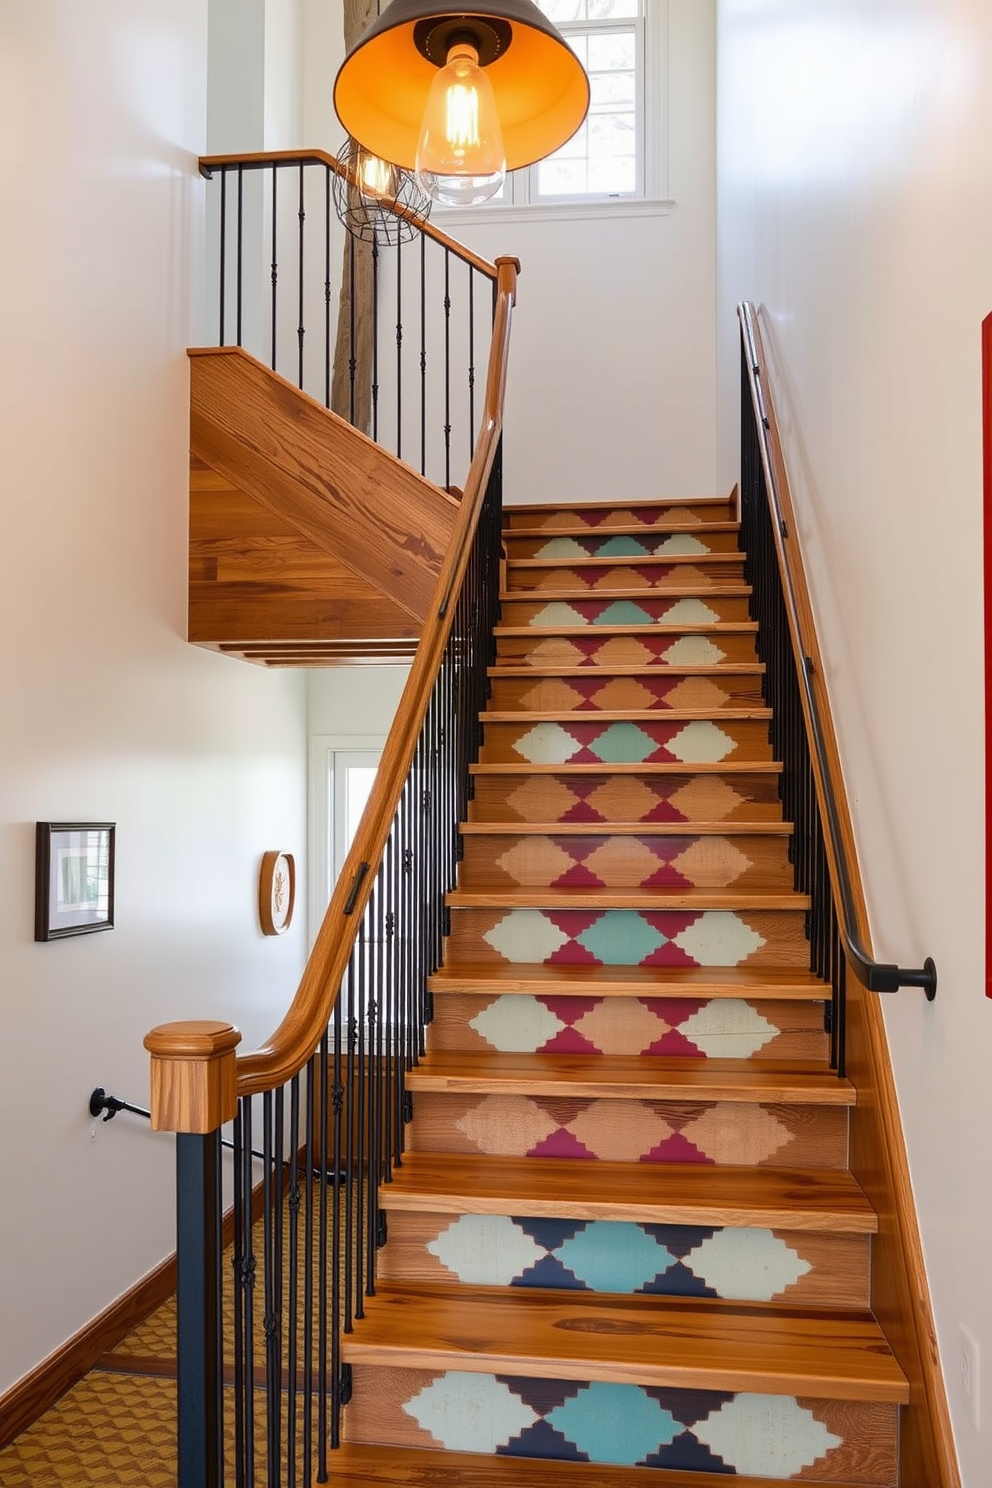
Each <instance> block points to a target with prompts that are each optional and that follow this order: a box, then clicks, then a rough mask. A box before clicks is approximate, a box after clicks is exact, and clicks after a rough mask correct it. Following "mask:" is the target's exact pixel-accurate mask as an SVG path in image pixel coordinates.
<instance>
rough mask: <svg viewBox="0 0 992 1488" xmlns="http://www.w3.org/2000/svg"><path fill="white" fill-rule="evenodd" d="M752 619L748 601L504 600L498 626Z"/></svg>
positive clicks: (561, 627)
mask: <svg viewBox="0 0 992 1488" xmlns="http://www.w3.org/2000/svg"><path fill="white" fill-rule="evenodd" d="M750 618H751V616H750V614H749V613H748V606H747V600H746V599H745V598H743V597H741V598H725V599H721V598H719V597H716V596H714V595H708V596H707V598H706V599H699V598H685V597H683V598H681V599H679V598H676V596H674V595H672V596H671V597H669V598H661V597H660V596H658V597H651V598H647V597H645V598H643V599H640V598H639V599H610V598H609V596H608V595H605V594H604V596H603V598H602V599H571V600H566V599H555V600H547V599H542V600H536V601H535V600H531V599H506V600H504V601H503V606H502V609H501V612H500V624H501V625H507V626H510V627H515V626H518V625H530V626H533V627H534V629H535V630H571V629H572V628H573V627H574V626H576V625H605V626H607V627H610V628H615V627H616V626H618V625H685V626H690V625H735V624H736V625H742V624H745V623H746V622H747V621H749V620H750Z"/></svg>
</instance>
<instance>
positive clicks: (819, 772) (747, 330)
mask: <svg viewBox="0 0 992 1488" xmlns="http://www.w3.org/2000/svg"><path fill="white" fill-rule="evenodd" d="M737 315H738V319H739V320H740V324H741V335H742V338H743V342H744V350H745V354H746V362H747V369H748V380H749V384H750V390H751V400H752V403H753V405H754V412H755V419H756V424H757V432H758V441H759V445H760V448H761V460H762V465H763V467H764V474H765V486H766V490H767V493H768V505H769V509H770V512H771V518H772V532H773V534H774V540H775V548H776V553H777V557H778V568H779V574H780V576H781V580H782V594H783V598H784V601H785V608H786V613H787V615H788V620H789V631H790V635H791V639H792V647H793V652H794V654H795V659H796V669H797V673H798V677H799V683H800V694H801V698H802V706H803V713H804V716H805V720H806V732H807V735H808V737H809V741H810V745H811V752H812V762H813V773H814V778H815V781H816V792H817V798H818V802H819V806H820V811H821V814H822V817H823V820H824V822H825V823H826V826H827V832H826V843H825V847H826V853H827V862H828V865H829V869H830V881H831V887H832V890H833V896H834V903H835V905H836V908H837V912H838V920H839V924H840V934H841V938H842V940H843V944H844V950H845V952H846V954H847V957H848V960H849V962H850V964H851V965H852V967H853V968H854V970H855V972H856V973H857V976H858V979H859V980H860V981H861V982H862V984H863V985H864V986H865V987H867V988H868V990H869V991H870V992H897V991H898V990H899V988H900V987H921V988H923V990H924V991H925V993H926V996H927V1000H928V1001H931V1002H932V1001H933V999H934V997H936V995H937V968H936V966H935V965H934V962H933V958H932V957H930V956H928V957H927V958H926V960H925V961H924V963H923V965H922V967H917V968H907V967H903V966H896V965H893V964H890V963H883V962H879V961H876V960H875V959H874V956H873V955H872V951H871V936H870V933H869V930H868V916H867V911H866V908H865V896H864V887H863V884H862V881H861V873H860V869H859V867H858V857H857V851H856V848H855V844H854V832H853V828H852V825H851V816H850V810H849V808H848V804H847V792H846V789H845V786H844V777H843V773H842V771H841V765H840V753H839V750H838V748H837V740H836V736H835V734H834V729H833V722H832V719H831V715H830V704H829V698H828V696H827V694H826V687H825V684H824V681H823V666H822V661H821V656H820V647H819V642H818V640H817V634H816V625H815V622H814V619H813V608H812V604H811V602H810V596H809V589H808V586H807V583H806V572H805V569H804V567H803V561H802V555H801V553H800V551H799V549H798V546H797V545H796V543H795V541H794V536H795V533H796V530H797V529H796V521H795V508H794V506H793V502H792V492H791V488H790V485H789V476H788V471H787V470H786V466H785V459H784V456H783V454H782V442H781V438H780V436H779V430H778V419H777V418H776V415H775V405H774V401H773V399H772V394H771V385H770V379H769V377H768V363H767V360H766V358H765V355H764V346H763V343H762V339H761V331H760V329H759V326H758V317H757V312H756V310H755V307H754V305H752V304H750V303H748V302H745V303H743V304H740V305H738V307H737ZM819 693H822V694H823V698H822V706H821V700H820V697H819V696H818V694H819Z"/></svg>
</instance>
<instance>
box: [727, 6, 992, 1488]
mask: <svg viewBox="0 0 992 1488" xmlns="http://www.w3.org/2000/svg"><path fill="white" fill-rule="evenodd" d="M718 10H719V25H718V47H719V68H718V71H719V85H718V115H719V121H720V127H719V147H718V158H719V166H718V197H719V204H720V206H719V268H720V284H719V326H720V333H721V337H722V346H721V399H720V406H721V414H722V415H723V421H722V425H721V473H722V475H723V478H724V480H726V479H727V477H728V476H729V474H730V472H731V471H732V470H733V469H734V468H735V467H736V458H735V453H734V445H733V441H734V435H735V414H734V400H735V399H736V396H737V393H736V383H737V362H736V358H737V346H736V341H735V339H734V338H735V322H734V315H733V306H734V303H735V301H736V300H738V299H740V298H749V299H753V300H755V301H757V302H759V303H760V304H761V306H762V318H763V323H764V327H765V329H766V333H767V336H768V339H769V341H770V343H771V346H772V348H773V352H774V356H775V358H776V361H777V363H778V373H779V383H780V386H781V387H783V389H784V406H783V408H782V414H783V415H784V419H783V421H784V424H785V435H786V440H787V445H788V449H787V455H788V459H789V463H790V470H791V474H792V479H793V481H794V484H795V494H796V497H797V500H798V504H799V510H800V512H801V514H802V515H801V523H802V528H803V541H804V545H805V550H806V553H807V556H808V559H809V563H810V568H811V570H812V573H811V578H812V584H813V588H814V591H815V599H816V604H817V609H818V612H819V619H820V628H821V637H822V638H823V639H824V640H825V643H826V652H827V655H828V657H829V660H830V666H831V677H830V685H831V691H832V695H833V699H834V707H835V713H836V717H837V722H838V728H839V734H840V739H841V744H842V748H843V753H844V761H845V769H846V771H847V775H848V781H849V787H850V790H851V792H852V795H853V805H854V811H855V818H856V829H857V835H858V841H859V846H860V850H861V856H862V862H863V866H864V873H865V878H866V883H867V891H868V898H869V901H870V910H871V918H872V925H873V932H874V935H875V944H876V950H877V952H878V953H879V954H880V955H881V957H882V958H884V959H892V960H897V959H898V960H901V961H903V963H904V964H905V963H910V964H916V965H918V964H919V963H920V960H921V958H922V957H923V956H924V955H926V954H932V955H933V956H934V957H935V959H936V962H937V968H938V972H939V976H940V990H939V993H938V997H937V1001H936V1003H935V1004H934V1005H932V1006H929V1005H928V1004H927V1003H926V1002H925V1001H924V1000H923V998H922V997H921V996H920V995H919V994H918V993H913V992H908V991H907V992H902V993H900V994H899V995H898V997H897V998H894V999H893V1000H891V1001H889V1002H887V1003H886V1014H887V1024H888V1029H889V1035H890V1040H891V1044H892V1050H893V1058H894V1063H895V1069H896V1076H897V1081H898V1086H899V1092H900V1097H901V1101H902V1107H903V1116H904V1122H905V1128H906V1135H907V1140H908V1145H909V1153H910V1160H911V1165H912V1172H913V1181H914V1185H915V1189H916V1195H917V1201H918V1206H919V1212H920V1218H921V1223H922V1230H923V1240H924V1245H925V1249H926V1255H927V1262H928V1269H929V1273H930V1278H931V1285H932V1288H933V1295H934V1300H935V1305H936V1312H937V1323H938V1329H939V1334H940V1340H941V1347H942V1352H943V1357H944V1364H945V1373H946V1377H947V1381H948V1389H949V1393H950V1398H951V1405H952V1410H953V1412H954V1421H955V1429H956V1433H957V1437H958V1441H959V1447H960V1452H961V1456H962V1463H963V1467H964V1473H965V1481H966V1483H967V1484H968V1485H969V1488H984V1485H985V1484H987V1482H988V1481H989V1476H988V1474H989V1469H988V1457H989V1450H988V1445H987V1440H986V1441H983V1440H982V1439H981V1436H979V1435H977V1434H976V1432H975V1429H974V1426H973V1424H972V1422H971V1420H970V1418H969V1413H968V1411H967V1409H966V1407H965V1404H964V1401H963V1399H962V1394H961V1389H960V1385H959V1359H960V1338H959V1327H960V1325H961V1324H966V1325H967V1327H968V1328H969V1329H970V1330H971V1332H972V1333H973V1334H974V1335H975V1337H976V1338H977V1339H978V1341H979V1343H980V1346H981V1348H982V1350H983V1353H984V1372H983V1374H982V1398H981V1407H982V1416H983V1418H984V1419H983V1426H982V1436H984V1437H986V1438H987V1436H988V1433H989V1431H990V1430H992V1291H990V1288H989V1283H988V1254H989V1240H988V1237H989V1232H990V1229H992V1187H990V1185H989V1183H988V1181H987V1168H988V1163H987V1157H986V1152H987V1148H988V1145H989V1141H990V1138H992V1084H990V1081H989V1072H988V1070H989V1051H990V1048H992V1007H990V1005H989V1003H988V1002H987V1001H986V1000H985V999H984V997H983V903H982V882H983V853H982V847H983V842H982V796H983V757H982V567H981V564H982V506H981V502H982V466H981V432H982V413H981V404H980V389H981V361H980V324H981V321H982V318H983V317H984V316H985V315H986V314H987V313H988V312H989V310H992V193H990V191H989V181H990V179H992V94H990V92H989V88H988V78H989V76H990V74H992V11H990V9H989V7H988V5H987V3H986V0H889V3H887V4H885V5H881V6H880V5H877V4H872V3H869V0H844V3H838V0H788V3H783V0H720V5H719V8H718Z"/></svg>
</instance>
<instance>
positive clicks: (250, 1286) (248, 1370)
mask: <svg viewBox="0 0 992 1488" xmlns="http://www.w3.org/2000/svg"><path fill="white" fill-rule="evenodd" d="M241 1111H242V1116H243V1123H242V1124H243V1127H244V1148H243V1149H242V1154H241V1161H242V1164H243V1166H244V1171H245V1197H246V1202H245V1227H244V1234H243V1236H242V1243H243V1256H242V1287H243V1289H244V1298H245V1341H244V1402H243V1414H244V1451H245V1459H244V1460H245V1488H254V1484H255V1294H256V1286H255V1283H256V1281H257V1262H256V1258H255V1229H254V1219H255V1195H254V1184H253V1178H254V1174H253V1172H252V1166H251V1150H252V1147H253V1146H254V1145H255V1144H254V1140H253V1135H252V1131H253V1112H252V1104H251V1097H250V1096H248V1097H246V1098H245V1099H244V1100H242V1101H241Z"/></svg>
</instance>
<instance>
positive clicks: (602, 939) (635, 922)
mask: <svg viewBox="0 0 992 1488" xmlns="http://www.w3.org/2000/svg"><path fill="white" fill-rule="evenodd" d="M575 938H576V940H577V941H578V942H579V945H581V946H585V948H586V950H587V951H589V952H590V954H591V955H593V956H595V957H596V960H597V961H601V962H602V963H603V965H604V966H640V964H641V962H642V961H645V960H646V959H647V958H648V956H650V955H653V953H654V952H655V951H656V950H658V948H659V947H660V946H663V945H667V943H668V936H667V935H662V933H661V931H660V930H656V929H655V928H654V926H653V925H649V924H648V922H647V921H646V920H645V919H644V918H643V916H642V915H639V914H638V913H637V911H636V910H635V909H611V910H609V911H607V913H606V914H602V915H600V917H599V919H598V920H597V921H596V923H595V924H594V925H590V926H589V927H588V928H587V929H585V930H583V931H582V932H581V934H580V935H577V936H576V937H575Z"/></svg>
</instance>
